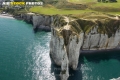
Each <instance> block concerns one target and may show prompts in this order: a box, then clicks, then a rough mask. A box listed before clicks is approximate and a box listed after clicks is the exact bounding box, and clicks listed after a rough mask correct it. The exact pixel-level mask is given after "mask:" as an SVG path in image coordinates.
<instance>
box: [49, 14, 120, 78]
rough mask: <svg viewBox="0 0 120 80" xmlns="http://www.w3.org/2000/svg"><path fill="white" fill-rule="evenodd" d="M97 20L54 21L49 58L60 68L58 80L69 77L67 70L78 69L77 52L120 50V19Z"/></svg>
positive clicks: (106, 18) (69, 18) (111, 17)
mask: <svg viewBox="0 0 120 80" xmlns="http://www.w3.org/2000/svg"><path fill="white" fill-rule="evenodd" d="M97 17H98V18H96V16H92V18H90V17H83V18H72V17H67V16H60V15H56V16H54V17H53V23H52V25H51V42H50V55H51V57H52V59H53V60H54V62H55V63H56V64H57V65H60V66H61V80H67V78H68V77H69V67H71V68H72V69H73V70H76V69H77V65H78V59H79V55H80V50H103V49H104V50H105V49H114V48H117V49H120V20H119V17H115V16H97Z"/></svg>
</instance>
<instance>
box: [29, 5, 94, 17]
mask: <svg viewBox="0 0 120 80" xmlns="http://www.w3.org/2000/svg"><path fill="white" fill-rule="evenodd" d="M91 11H92V10H89V9H86V10H65V9H57V8H47V7H38V6H36V7H32V8H30V12H34V13H39V14H46V15H54V14H63V15H66V14H83V13H85V12H91Z"/></svg>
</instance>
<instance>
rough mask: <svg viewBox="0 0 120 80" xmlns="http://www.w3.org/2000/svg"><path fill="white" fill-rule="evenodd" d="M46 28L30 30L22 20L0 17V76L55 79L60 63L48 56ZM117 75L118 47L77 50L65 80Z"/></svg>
mask: <svg viewBox="0 0 120 80" xmlns="http://www.w3.org/2000/svg"><path fill="white" fill-rule="evenodd" d="M50 36H51V33H50V32H37V33H34V31H33V28H32V25H30V24H27V23H25V22H24V21H20V20H15V19H8V18H0V80H59V73H60V67H58V66H56V65H55V64H53V63H51V59H50V56H49V49H50V48H49V42H50V38H51V37H50ZM118 77H120V51H111V52H104V53H99V54H98V53H95V54H89V55H84V54H81V56H80V59H79V65H78V69H77V71H72V70H71V69H70V77H69V80H109V79H112V78H118Z"/></svg>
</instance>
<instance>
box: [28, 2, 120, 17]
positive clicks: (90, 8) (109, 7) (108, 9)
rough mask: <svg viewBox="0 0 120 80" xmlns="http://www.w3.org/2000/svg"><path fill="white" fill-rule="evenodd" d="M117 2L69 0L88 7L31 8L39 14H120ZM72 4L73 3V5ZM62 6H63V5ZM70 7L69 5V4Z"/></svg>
mask: <svg viewBox="0 0 120 80" xmlns="http://www.w3.org/2000/svg"><path fill="white" fill-rule="evenodd" d="M117 1H118V2H116V3H110V2H108V3H103V2H97V0H69V3H74V4H84V5H86V6H87V8H86V9H84V10H81V9H63V8H61V9H57V8H55V7H54V6H52V7H51V6H50V7H40V6H36V7H32V8H30V10H29V11H30V12H34V13H38V14H46V15H54V14H63V15H66V14H84V13H87V12H100V13H107V14H120V0H117ZM71 6H72V5H71ZM61 7H62V6H61ZM68 7H69V6H68Z"/></svg>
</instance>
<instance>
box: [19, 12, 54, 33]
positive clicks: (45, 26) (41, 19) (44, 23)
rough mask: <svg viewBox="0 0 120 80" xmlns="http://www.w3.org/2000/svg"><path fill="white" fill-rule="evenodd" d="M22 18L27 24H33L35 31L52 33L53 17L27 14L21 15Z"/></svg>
mask: <svg viewBox="0 0 120 80" xmlns="http://www.w3.org/2000/svg"><path fill="white" fill-rule="evenodd" d="M21 18H22V19H23V20H24V21H25V22H27V23H30V24H33V28H34V30H41V31H51V22H52V16H49V15H38V14H34V13H27V14H21Z"/></svg>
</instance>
